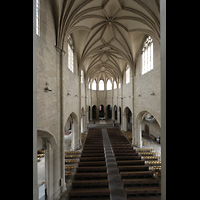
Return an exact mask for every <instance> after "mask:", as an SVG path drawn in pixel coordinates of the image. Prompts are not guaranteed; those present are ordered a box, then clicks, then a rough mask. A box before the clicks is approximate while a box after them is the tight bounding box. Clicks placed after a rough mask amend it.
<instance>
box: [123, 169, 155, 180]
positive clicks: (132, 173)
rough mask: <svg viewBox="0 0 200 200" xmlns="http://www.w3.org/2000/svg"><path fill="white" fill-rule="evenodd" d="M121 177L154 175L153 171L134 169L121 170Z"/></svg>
mask: <svg viewBox="0 0 200 200" xmlns="http://www.w3.org/2000/svg"><path fill="white" fill-rule="evenodd" d="M120 175H121V178H122V179H124V178H136V177H143V178H146V177H152V176H153V171H132V172H120Z"/></svg>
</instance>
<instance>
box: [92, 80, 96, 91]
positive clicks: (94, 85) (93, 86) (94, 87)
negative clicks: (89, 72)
mask: <svg viewBox="0 0 200 200" xmlns="http://www.w3.org/2000/svg"><path fill="white" fill-rule="evenodd" d="M96 89H97V82H96V80H94V81H93V82H92V90H96Z"/></svg>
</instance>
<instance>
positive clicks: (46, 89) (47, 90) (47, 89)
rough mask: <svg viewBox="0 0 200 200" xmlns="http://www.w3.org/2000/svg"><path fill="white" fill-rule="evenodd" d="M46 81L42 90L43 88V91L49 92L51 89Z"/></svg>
mask: <svg viewBox="0 0 200 200" xmlns="http://www.w3.org/2000/svg"><path fill="white" fill-rule="evenodd" d="M48 85H49V84H48V83H47V82H46V87H45V88H44V90H45V92H51V91H52V89H50V88H49V87H48Z"/></svg>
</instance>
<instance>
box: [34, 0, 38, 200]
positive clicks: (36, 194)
mask: <svg viewBox="0 0 200 200" xmlns="http://www.w3.org/2000/svg"><path fill="white" fill-rule="evenodd" d="M35 19H36V0H33V200H38V171H37V63H36V57H37V56H36V55H37V54H36V34H35V33H36V24H35V23H36V22H35Z"/></svg>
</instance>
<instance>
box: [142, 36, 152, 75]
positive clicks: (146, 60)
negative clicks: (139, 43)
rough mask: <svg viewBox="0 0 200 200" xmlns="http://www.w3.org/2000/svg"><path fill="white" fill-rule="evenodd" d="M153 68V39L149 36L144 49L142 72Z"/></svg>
mask: <svg viewBox="0 0 200 200" xmlns="http://www.w3.org/2000/svg"><path fill="white" fill-rule="evenodd" d="M152 69H153V39H152V38H151V36H149V37H148V38H147V39H146V41H145V42H144V47H143V49H142V74H145V73H147V72H148V71H150V70H152Z"/></svg>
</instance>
